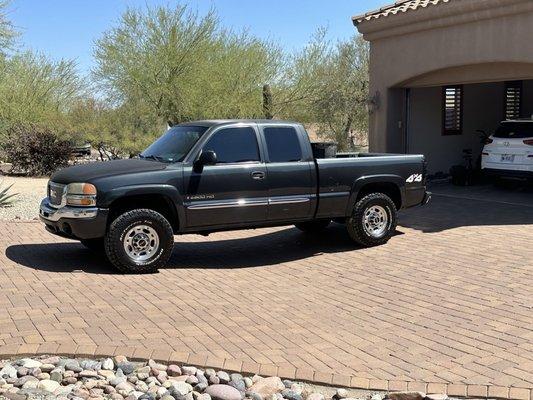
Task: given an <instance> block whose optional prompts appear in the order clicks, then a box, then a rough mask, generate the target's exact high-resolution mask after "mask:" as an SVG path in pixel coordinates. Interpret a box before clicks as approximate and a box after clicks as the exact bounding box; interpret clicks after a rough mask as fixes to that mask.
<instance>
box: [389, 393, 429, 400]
mask: <svg viewBox="0 0 533 400" xmlns="http://www.w3.org/2000/svg"><path fill="white" fill-rule="evenodd" d="M425 397H426V394H425V393H422V392H393V393H389V394H387V399H390V400H424V398H425Z"/></svg>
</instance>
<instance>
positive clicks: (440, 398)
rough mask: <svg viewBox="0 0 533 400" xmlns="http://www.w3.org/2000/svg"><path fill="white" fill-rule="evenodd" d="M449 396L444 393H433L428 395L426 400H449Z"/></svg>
mask: <svg viewBox="0 0 533 400" xmlns="http://www.w3.org/2000/svg"><path fill="white" fill-rule="evenodd" d="M447 399H448V395H446V394H444V393H431V394H427V395H426V400H447Z"/></svg>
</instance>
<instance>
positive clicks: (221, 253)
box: [6, 224, 401, 274]
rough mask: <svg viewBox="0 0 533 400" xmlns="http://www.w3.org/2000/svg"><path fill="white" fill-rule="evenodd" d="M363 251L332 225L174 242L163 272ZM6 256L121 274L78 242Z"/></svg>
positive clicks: (34, 264)
mask: <svg viewBox="0 0 533 400" xmlns="http://www.w3.org/2000/svg"><path fill="white" fill-rule="evenodd" d="M250 232H254V231H250ZM396 234H401V233H400V232H397V233H396ZM360 248H361V247H359V246H357V245H356V244H355V243H354V242H353V241H352V240H351V239H350V238H349V237H348V233H347V232H346V228H345V227H344V226H342V225H338V224H332V225H331V226H330V227H329V228H328V229H326V230H325V231H324V232H323V233H321V234H305V233H302V232H300V231H299V230H297V229H295V228H286V229H282V230H276V231H273V232H272V231H271V232H268V233H265V234H257V233H251V235H250V236H246V237H242V238H231V239H222V240H216V238H214V240H210V239H205V240H203V241H200V242H196V241H195V242H186V241H180V237H179V236H176V244H175V245H174V251H173V253H172V257H171V259H170V260H169V262H168V263H167V266H166V267H165V269H188V268H204V269H212V268H225V269H232V268H253V267H263V266H271V265H276V264H281V263H284V262H290V261H295V260H302V259H306V258H309V257H313V256H316V255H321V254H324V253H326V254H329V253H339V252H346V251H354V250H358V249H360ZM6 256H7V258H8V259H10V260H11V261H13V262H15V263H17V264H19V265H24V266H26V267H29V268H33V269H36V270H42V271H49V272H85V273H91V274H115V273H117V272H116V270H115V269H114V268H113V266H112V265H111V264H110V263H109V262H108V261H107V260H106V258H105V256H104V255H103V254H97V253H95V252H92V251H90V250H87V249H86V248H85V247H83V246H82V245H81V244H79V243H77V242H64V243H50V244H44V243H42V244H22V245H12V246H9V247H8V248H7V249H6Z"/></svg>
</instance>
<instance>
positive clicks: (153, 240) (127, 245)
mask: <svg viewBox="0 0 533 400" xmlns="http://www.w3.org/2000/svg"><path fill="white" fill-rule="evenodd" d="M124 250H125V251H126V254H127V255H128V257H129V258H130V259H132V260H133V261H136V262H139V261H146V260H149V259H150V258H151V257H152V256H153V255H154V254H156V252H157V250H159V235H158V234H157V232H156V230H155V229H154V228H152V227H151V226H148V225H137V226H134V227H133V228H131V229H130V230H128V232H126V235H125V236H124Z"/></svg>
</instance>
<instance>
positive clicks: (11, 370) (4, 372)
mask: <svg viewBox="0 0 533 400" xmlns="http://www.w3.org/2000/svg"><path fill="white" fill-rule="evenodd" d="M0 377H3V378H16V377H17V369H16V368H15V367H13V366H12V365H11V364H7V365H5V366H4V368H2V369H1V370H0Z"/></svg>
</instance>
